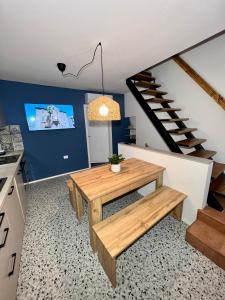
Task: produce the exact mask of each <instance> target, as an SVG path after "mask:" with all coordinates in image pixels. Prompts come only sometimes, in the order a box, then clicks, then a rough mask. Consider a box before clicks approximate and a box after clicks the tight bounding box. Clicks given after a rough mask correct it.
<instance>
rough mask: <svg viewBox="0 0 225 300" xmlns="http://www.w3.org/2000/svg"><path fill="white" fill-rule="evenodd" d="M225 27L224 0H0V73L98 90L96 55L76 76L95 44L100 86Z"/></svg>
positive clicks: (113, 87)
mask: <svg viewBox="0 0 225 300" xmlns="http://www.w3.org/2000/svg"><path fill="white" fill-rule="evenodd" d="M224 28H225V1H224V0H207V1H205V0H198V1H197V0H182V1H181V0H170V1H168V0H141V1H137V0H136V1H134V0H92V1H91V0H42V1H41V0H39V1H37V0H29V1H28V0H19V1H18V0H1V2H0V62H1V63H0V78H1V79H7V80H16V81H22V82H31V83H38V84H44V85H52V86H60V87H69V88H79V89H89V90H98V89H99V88H100V65H99V58H100V56H99V54H100V51H98V55H97V58H96V61H95V63H94V64H93V65H91V66H90V67H89V68H88V69H86V70H85V71H84V72H83V73H82V74H81V76H80V78H79V79H77V80H74V79H71V78H69V79H68V78H67V79H65V78H62V76H61V75H60V73H59V71H58V70H57V68H56V63H57V62H64V63H66V64H67V71H68V72H69V71H70V72H74V73H75V72H77V70H78V69H79V67H80V66H81V65H82V64H84V63H86V62H87V61H89V59H90V58H91V56H92V53H93V50H94V48H95V46H96V44H97V43H98V42H99V41H101V42H102V44H103V51H104V68H105V86H106V90H108V91H111V92H124V91H126V85H125V79H126V78H127V77H129V76H131V75H133V74H135V73H137V72H139V71H141V70H143V69H146V68H148V67H150V66H152V65H154V64H156V63H157V62H160V61H162V60H164V59H166V58H168V57H169V56H171V55H173V54H175V53H178V52H180V51H182V50H184V49H186V48H188V47H190V46H192V45H194V44H196V43H198V42H200V41H202V40H204V39H206V38H208V37H210V36H212V35H214V34H216V33H217V32H219V31H221V30H223V29H224Z"/></svg>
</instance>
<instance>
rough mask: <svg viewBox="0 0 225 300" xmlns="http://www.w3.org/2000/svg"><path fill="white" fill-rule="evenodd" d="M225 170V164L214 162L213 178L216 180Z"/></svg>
mask: <svg viewBox="0 0 225 300" xmlns="http://www.w3.org/2000/svg"><path fill="white" fill-rule="evenodd" d="M224 170H225V164H221V163H218V162H216V161H214V163H213V169H212V178H214V179H216V178H217V177H218V176H219V175H220V174H222V173H223V172H224Z"/></svg>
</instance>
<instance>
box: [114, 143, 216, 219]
mask: <svg viewBox="0 0 225 300" xmlns="http://www.w3.org/2000/svg"><path fill="white" fill-rule="evenodd" d="M118 151H119V153H121V154H123V156H124V157H125V158H131V157H135V158H138V159H142V160H145V161H148V162H151V163H153V164H157V165H161V166H163V167H165V168H166V170H165V172H164V177H163V183H164V185H167V186H169V187H172V188H174V189H177V190H178V191H181V192H183V193H185V194H186V195H187V196H188V197H187V199H186V200H185V201H184V206H183V214H182V221H184V222H185V223H187V224H191V223H192V222H194V221H195V219H196V215H197V210H198V209H199V208H203V207H205V206H206V201H207V194H208V190H209V184H210V177H211V173H212V165H213V162H212V161H210V160H208V159H204V158H196V157H191V156H188V155H183V154H177V153H171V152H167V151H161V150H155V149H151V148H142V147H138V146H133V145H126V144H119V145H118ZM149 189H152V185H151V184H150V185H148V186H146V187H145V188H144V189H141V190H140V192H141V193H142V194H145V193H147V191H148V190H149Z"/></svg>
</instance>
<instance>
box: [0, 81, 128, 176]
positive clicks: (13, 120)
mask: <svg viewBox="0 0 225 300" xmlns="http://www.w3.org/2000/svg"><path fill="white" fill-rule="evenodd" d="M87 92H88V93H92V92H90V91H85V90H75V89H67V88H58V87H50V86H43V85H36V84H27V83H19V82H14V81H5V80H0V104H1V105H2V107H3V110H4V113H5V119H6V122H7V124H12V125H20V127H21V132H22V137H23V142H24V148H25V156H26V159H27V161H28V166H29V173H30V179H31V180H37V179H41V178H45V177H49V176H54V175H58V174H63V173H67V172H70V171H75V170H79V169H84V168H87V167H88V156H87V145H86V134H85V120H84V108H83V105H84V104H85V93H87ZM110 94H112V93H110ZM112 95H113V98H114V99H115V100H116V101H117V102H118V103H119V105H120V109H121V116H122V119H121V121H116V122H112V137H113V152H114V153H117V144H118V142H124V141H125V139H126V137H125V127H126V126H127V125H126V120H125V118H124V96H123V95H122V94H112ZM24 103H47V104H72V105H73V107H74V111H75V124H76V128H75V129H62V130H48V131H29V130H28V125H27V121H26V117H25V110H24ZM65 154H67V155H69V159H68V160H64V159H63V155H65Z"/></svg>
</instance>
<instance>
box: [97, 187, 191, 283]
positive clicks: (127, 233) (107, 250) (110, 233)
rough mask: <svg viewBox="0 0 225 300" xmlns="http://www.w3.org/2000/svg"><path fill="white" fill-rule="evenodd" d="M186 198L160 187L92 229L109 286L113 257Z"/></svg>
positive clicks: (113, 274)
mask: <svg viewBox="0 0 225 300" xmlns="http://www.w3.org/2000/svg"><path fill="white" fill-rule="evenodd" d="M185 198H186V195H185V194H183V193H181V192H178V191H176V190H174V189H172V188H169V187H166V186H163V187H161V188H159V189H157V190H156V191H155V192H153V193H151V194H150V195H147V196H145V197H143V198H141V199H140V200H138V201H136V202H134V203H133V204H131V205H129V206H128V207H126V208H124V209H122V210H121V211H119V212H118V213H116V214H114V215H112V216H110V217H109V218H107V219H105V220H103V221H102V222H100V223H98V224H95V225H94V226H93V231H94V234H95V238H96V246H97V251H98V258H99V261H100V263H101V265H102V267H103V269H104V270H105V272H106V274H107V275H108V277H109V279H110V281H111V283H112V285H113V287H115V286H116V260H115V259H116V257H117V256H118V255H119V254H120V253H121V252H122V251H123V250H125V249H126V248H128V247H129V246H130V245H131V244H132V243H133V242H134V241H136V240H137V239H138V238H140V237H141V236H142V235H143V234H144V233H145V232H146V231H147V230H149V229H150V228H151V227H152V226H154V225H155V224H156V223H157V222H159V221H160V220H161V219H162V218H163V217H164V216H166V215H167V214H168V213H169V212H171V211H172V210H173V209H174V208H175V207H177V206H179V205H182V202H183V200H184V199H185Z"/></svg>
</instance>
